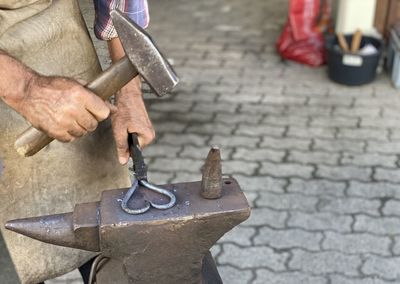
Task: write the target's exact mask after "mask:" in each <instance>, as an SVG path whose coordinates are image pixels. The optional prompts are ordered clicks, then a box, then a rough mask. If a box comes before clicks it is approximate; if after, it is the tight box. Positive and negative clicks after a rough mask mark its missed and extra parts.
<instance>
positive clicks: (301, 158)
mask: <svg viewBox="0 0 400 284" xmlns="http://www.w3.org/2000/svg"><path fill="white" fill-rule="evenodd" d="M287 160H288V161H289V162H298V163H302V164H328V165H337V164H338V161H339V154H333V153H327V152H321V151H316V152H304V151H296V150H294V151H290V152H289V156H288V158H287Z"/></svg>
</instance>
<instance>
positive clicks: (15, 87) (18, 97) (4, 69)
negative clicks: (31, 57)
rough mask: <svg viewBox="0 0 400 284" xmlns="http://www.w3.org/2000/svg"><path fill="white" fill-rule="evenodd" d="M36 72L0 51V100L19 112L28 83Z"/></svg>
mask: <svg viewBox="0 0 400 284" xmlns="http://www.w3.org/2000/svg"><path fill="white" fill-rule="evenodd" d="M36 76H37V74H36V72H34V71H33V70H32V69H30V68H28V67H26V66H25V65H23V64H22V63H21V62H19V61H18V60H16V59H14V58H13V57H11V56H9V55H8V54H7V53H5V52H4V51H2V50H0V98H1V99H2V100H3V101H4V102H5V103H6V104H7V105H9V106H10V107H12V108H13V109H15V110H16V111H19V105H20V103H21V102H22V101H23V100H24V97H25V94H26V93H27V91H28V89H29V85H30V82H31V81H32V79H34V78H35V77H36Z"/></svg>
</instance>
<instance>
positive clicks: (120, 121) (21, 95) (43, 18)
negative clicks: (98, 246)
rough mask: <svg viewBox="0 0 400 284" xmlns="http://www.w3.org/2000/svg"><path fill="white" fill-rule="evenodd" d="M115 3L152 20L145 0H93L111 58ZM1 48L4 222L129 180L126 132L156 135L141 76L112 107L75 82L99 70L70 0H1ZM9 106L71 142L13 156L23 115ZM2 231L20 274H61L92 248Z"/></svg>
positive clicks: (68, 204)
mask: <svg viewBox="0 0 400 284" xmlns="http://www.w3.org/2000/svg"><path fill="white" fill-rule="evenodd" d="M114 8H119V9H121V10H122V11H125V12H127V13H128V15H131V17H132V18H133V19H134V20H135V21H136V22H137V23H139V24H140V25H142V26H143V27H145V26H147V24H148V11H147V3H146V2H145V0H131V1H129V0H125V1H123V0H121V1H109V0H95V11H96V21H95V33H96V36H97V37H99V38H101V39H103V40H107V41H108V47H109V50H110V55H111V58H112V60H113V61H115V60H118V59H119V58H121V57H122V56H123V55H124V51H123V49H122V46H121V43H120V41H119V39H118V38H117V34H116V33H115V29H114V28H113V26H112V22H111V20H110V18H109V11H110V10H111V9H114ZM0 50H1V51H0V67H1V68H0V97H1V99H2V100H3V102H5V104H7V105H8V107H6V106H5V105H4V104H2V103H0V161H1V162H0V199H1V203H0V223H1V224H4V222H5V221H6V220H9V219H14V218H21V217H29V216H39V215H45V214H54V213H62V212H67V211H72V209H73V206H74V204H75V203H77V202H79V203H81V202H85V201H93V200H98V199H99V198H100V196H99V193H100V192H101V191H103V190H105V189H110V188H119V187H127V186H129V175H128V171H127V169H126V167H123V166H118V165H117V162H116V158H117V157H118V160H119V163H120V164H122V165H124V164H126V163H127V161H128V158H129V153H128V145H127V136H128V133H133V132H136V133H138V134H139V143H140V144H141V146H142V147H144V146H146V145H147V144H149V143H150V142H151V141H152V140H153V139H154V129H153V127H152V124H151V122H150V119H149V117H148V115H147V112H146V109H145V106H144V103H143V99H142V95H141V91H140V79H139V78H135V79H134V80H132V81H131V82H130V83H128V84H127V85H126V86H125V87H124V88H123V89H122V90H121V91H120V92H119V93H118V94H117V95H116V99H115V101H116V103H115V106H112V105H110V104H109V103H105V102H103V101H101V100H100V99H99V98H97V97H96V96H95V95H94V94H93V93H91V92H90V91H88V90H87V89H85V88H84V87H83V86H82V85H80V84H79V83H78V81H75V80H79V79H80V80H85V81H89V80H90V79H92V78H93V77H94V76H95V74H97V73H98V72H99V71H100V68H99V64H98V61H97V58H96V57H95V54H94V50H93V46H92V44H91V42H90V39H89V38H88V34H87V31H86V28H85V26H84V23H83V21H82V18H81V15H80V13H79V9H78V5H77V3H76V0H74V1H71V0H0ZM64 76H68V77H71V78H66V77H64ZM72 78H74V79H72ZM15 111H16V112H17V113H19V114H21V115H22V116H23V117H24V118H25V119H26V120H27V121H29V122H30V123H31V124H32V125H33V126H34V127H36V128H38V129H40V130H42V131H44V132H46V133H47V134H48V135H49V136H51V137H54V138H56V139H57V140H59V141H62V142H72V143H67V144H66V143H58V142H53V143H52V144H51V145H50V146H48V147H47V149H44V150H42V151H41V152H40V153H38V154H37V155H35V156H34V157H32V158H21V157H19V156H18V154H16V153H15V150H14V149H13V142H14V140H15V138H16V136H17V134H18V133H20V132H21V131H22V130H23V129H25V128H26V126H27V123H26V122H25V120H23V119H21V117H20V116H18V115H16V113H15ZM110 114H111V120H112V132H113V134H114V139H115V145H113V144H114V142H113V140H112V137H111V129H110V127H109V123H108V122H107V121H106V122H103V123H100V122H102V121H104V120H105V119H106V118H107V117H108V116H109V115H110ZM96 128H97V130H96V131H95V129H96ZM82 136H83V137H82ZM79 137H82V138H80V139H77V138H79ZM114 147H116V151H115V148H114ZM2 233H3V237H4V239H5V242H6V244H7V247H8V248H9V251H10V255H11V258H12V260H13V262H14V264H15V268H16V270H17V272H18V276H19V278H20V280H21V282H22V283H38V282H41V281H44V280H46V279H50V278H53V277H55V276H58V275H61V274H64V273H66V272H68V271H70V270H72V269H74V268H76V267H78V266H79V265H81V264H83V263H84V262H86V261H87V260H89V259H90V258H91V257H93V254H92V253H88V252H83V251H79V250H73V249H68V248H61V247H55V246H50V245H47V244H43V243H40V242H37V241H34V240H30V239H28V238H25V237H22V236H19V235H16V234H13V233H11V232H6V231H5V230H4V228H2ZM0 269H1V268H0Z"/></svg>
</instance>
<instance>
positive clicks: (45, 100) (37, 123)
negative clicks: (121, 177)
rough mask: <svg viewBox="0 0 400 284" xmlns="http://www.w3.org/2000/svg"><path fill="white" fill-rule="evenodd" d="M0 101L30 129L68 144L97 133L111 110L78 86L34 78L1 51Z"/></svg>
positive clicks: (29, 71)
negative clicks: (25, 122) (22, 118)
mask: <svg viewBox="0 0 400 284" xmlns="http://www.w3.org/2000/svg"><path fill="white" fill-rule="evenodd" d="M0 66H1V68H0V98H1V99H2V100H3V101H4V102H5V103H6V104H8V105H9V106H10V107H12V108H13V109H14V110H16V111H17V112H19V113H20V114H22V115H23V116H24V117H25V118H26V119H27V120H28V121H29V122H30V123H31V124H32V125H33V127H35V128H37V129H40V130H42V131H43V132H45V133H46V134H47V135H49V136H50V137H53V138H55V139H57V140H60V141H64V142H69V141H72V140H74V139H75V138H77V137H80V136H82V135H84V134H85V133H87V132H90V131H93V130H94V129H96V127H97V124H98V122H99V121H102V120H104V119H106V118H107V117H108V116H109V114H110V109H111V110H112V108H114V109H115V107H114V106H111V105H107V103H105V102H103V101H102V100H101V99H100V98H98V97H97V96H96V95H95V94H93V93H92V92H90V91H89V90H87V89H85V88H84V87H83V86H82V85H80V84H79V83H78V82H76V81H74V80H71V79H67V78H61V77H46V76H41V75H39V74H37V73H36V72H35V71H33V70H32V69H30V68H28V67H27V66H25V65H24V64H22V63H21V62H19V61H18V60H16V59H15V58H13V57H11V56H9V55H8V54H6V53H5V52H4V51H2V50H0Z"/></svg>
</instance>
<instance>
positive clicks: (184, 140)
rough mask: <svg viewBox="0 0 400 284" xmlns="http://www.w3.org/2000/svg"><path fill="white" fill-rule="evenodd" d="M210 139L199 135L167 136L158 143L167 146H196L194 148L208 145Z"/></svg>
mask: <svg viewBox="0 0 400 284" xmlns="http://www.w3.org/2000/svg"><path fill="white" fill-rule="evenodd" d="M208 139H209V137H208V136H206V135H197V134H171V133H169V134H165V135H163V136H162V137H161V138H160V139H159V140H158V141H157V142H158V143H160V144H167V145H173V146H177V145H187V144H189V145H194V146H203V145H204V144H206V141H207V140H208Z"/></svg>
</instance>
